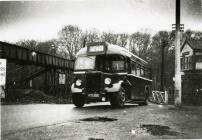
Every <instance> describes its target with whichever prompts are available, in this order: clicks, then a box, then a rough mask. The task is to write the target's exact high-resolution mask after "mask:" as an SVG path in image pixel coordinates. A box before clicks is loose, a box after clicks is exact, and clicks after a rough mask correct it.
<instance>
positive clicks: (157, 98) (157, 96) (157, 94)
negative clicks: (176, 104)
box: [150, 91, 168, 104]
mask: <svg viewBox="0 0 202 140" xmlns="http://www.w3.org/2000/svg"><path fill="white" fill-rule="evenodd" d="M150 100H151V101H152V102H154V103H157V104H167V103H168V91H164V92H163V91H152V97H151V99H150Z"/></svg>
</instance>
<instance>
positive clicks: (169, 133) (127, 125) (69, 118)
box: [1, 103, 202, 140]
mask: <svg viewBox="0 0 202 140" xmlns="http://www.w3.org/2000/svg"><path fill="white" fill-rule="evenodd" d="M1 129H2V139H24V140H25V139H26V140H27V139H33V140H35V139H71V140H72V139H76V140H77V139H78V140H80V139H84V140H88V139H89V140H93V139H105V140H108V139H120V140H123V139H124V140H125V139H145V138H147V139H148V138H149V139H150V138H154V139H156V138H160V139H161V138H170V139H173V138H202V133H201V132H202V107H183V108H182V109H176V108H173V106H169V105H166V106H163V105H156V104H150V105H148V106H137V105H129V104H128V105H126V107H125V108H124V109H112V108H111V107H110V106H109V103H99V104H89V105H86V106H85V107H84V108H81V109H78V108H75V107H74V106H73V105H69V104H68V105H67V104H65V105H53V104H52V105H51V104H35V105H12V106H2V128H1Z"/></svg>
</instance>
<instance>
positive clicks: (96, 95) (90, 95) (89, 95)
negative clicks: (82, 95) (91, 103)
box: [88, 94, 100, 97]
mask: <svg viewBox="0 0 202 140" xmlns="http://www.w3.org/2000/svg"><path fill="white" fill-rule="evenodd" d="M88 97H100V95H99V94H88Z"/></svg>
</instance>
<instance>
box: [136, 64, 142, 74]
mask: <svg viewBox="0 0 202 140" xmlns="http://www.w3.org/2000/svg"><path fill="white" fill-rule="evenodd" d="M136 69H137V76H140V74H141V68H140V65H139V64H138V65H137V67H136Z"/></svg>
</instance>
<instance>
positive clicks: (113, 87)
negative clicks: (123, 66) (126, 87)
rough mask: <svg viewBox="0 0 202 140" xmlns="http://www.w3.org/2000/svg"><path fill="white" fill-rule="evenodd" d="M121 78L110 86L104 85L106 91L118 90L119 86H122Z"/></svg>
mask: <svg viewBox="0 0 202 140" xmlns="http://www.w3.org/2000/svg"><path fill="white" fill-rule="evenodd" d="M122 84H123V80H121V81H119V82H117V83H114V84H112V87H105V91H106V92H118V91H119V90H120V88H121V87H122Z"/></svg>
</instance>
